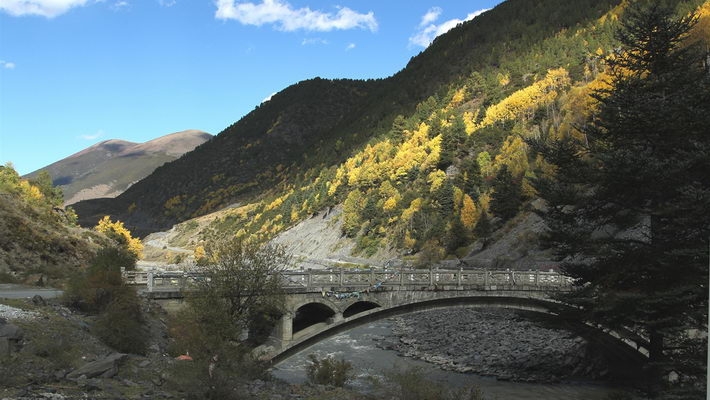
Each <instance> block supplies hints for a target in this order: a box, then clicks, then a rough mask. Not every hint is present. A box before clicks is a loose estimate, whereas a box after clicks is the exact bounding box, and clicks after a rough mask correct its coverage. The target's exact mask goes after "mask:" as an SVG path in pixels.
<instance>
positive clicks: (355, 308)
mask: <svg viewBox="0 0 710 400" xmlns="http://www.w3.org/2000/svg"><path fill="white" fill-rule="evenodd" d="M378 307H381V306H380V305H379V304H377V303H375V302H372V301H357V302H355V303H353V304H351V305H349V306H348V308H346V309H345V310H343V318H350V317H352V316H354V315H357V314H360V313H361V312H365V311H368V310H372V309H374V308H378Z"/></svg>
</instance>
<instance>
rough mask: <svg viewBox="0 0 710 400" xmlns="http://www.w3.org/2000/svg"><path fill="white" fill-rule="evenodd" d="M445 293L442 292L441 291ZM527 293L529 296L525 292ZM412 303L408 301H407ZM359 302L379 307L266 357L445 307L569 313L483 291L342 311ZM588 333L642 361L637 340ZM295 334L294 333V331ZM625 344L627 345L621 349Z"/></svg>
mask: <svg viewBox="0 0 710 400" xmlns="http://www.w3.org/2000/svg"><path fill="white" fill-rule="evenodd" d="M444 293H445V292H444ZM528 294H529V293H528ZM410 300H411V299H410ZM358 303H371V304H373V305H374V304H379V306H377V307H375V306H373V307H372V308H369V309H367V310H362V311H360V312H358V313H352V314H348V315H347V316H346V315H345V314H341V315H342V317H340V318H334V319H332V320H331V321H330V322H329V323H326V324H317V326H316V325H313V326H312V327H311V328H309V329H308V330H304V331H301V332H300V334H298V335H293V336H292V341H291V342H289V343H285V342H284V343H283V344H282V346H281V347H280V348H279V349H274V350H275V351H274V352H272V353H271V354H268V355H267V358H268V359H270V360H271V362H273V363H278V362H279V361H282V360H284V359H286V358H288V357H290V356H292V355H294V354H296V353H298V352H300V351H302V350H304V349H305V348H307V347H309V346H311V345H313V344H315V343H317V342H320V341H322V340H325V339H327V338H328V337H331V336H334V335H336V334H338V333H341V332H345V331H348V330H350V329H353V328H355V327H357V326H360V325H363V324H366V323H370V322H373V321H377V320H381V319H385V318H389V317H392V316H397V315H403V314H408V313H413V312H417V311H424V310H433V309H447V308H459V307H460V308H504V309H514V310H520V311H529V312H534V313H541V314H547V315H551V316H554V317H556V316H558V315H559V314H560V313H561V311H563V310H570V306H568V305H565V304H563V303H560V302H558V301H555V300H551V299H549V298H543V297H536V296H521V295H520V294H519V293H513V292H511V293H509V294H508V295H493V296H492V295H490V292H482V293H480V294H478V295H475V294H460V295H458V296H447V297H442V298H430V299H426V300H421V301H413V302H406V301H405V302H404V303H400V304H396V305H392V304H389V305H388V304H387V302H386V301H379V302H378V301H369V300H363V301H357V302H349V303H348V306H346V307H345V310H347V309H348V308H351V307H362V306H356V305H357V304H358ZM577 323H578V324H579V326H580V328H582V327H584V326H585V324H584V322H583V321H577ZM586 328H587V329H588V332H589V334H595V335H598V336H603V337H605V339H604V340H608V342H609V343H610V344H613V345H614V346H618V347H620V348H624V349H625V351H626V355H625V356H624V357H626V358H629V359H631V358H633V359H636V360H637V361H639V362H640V360H643V359H644V350H645V349H646V348H647V343H645V342H644V341H643V340H641V339H640V338H637V339H636V341H630V340H628V339H624V338H623V337H620V336H619V335H618V334H616V333H615V332H611V331H606V330H603V329H599V328H598V327H589V326H587V327H586ZM294 333H295V332H294ZM622 342H623V343H625V344H626V345H628V346H621V344H622Z"/></svg>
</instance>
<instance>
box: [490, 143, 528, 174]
mask: <svg viewBox="0 0 710 400" xmlns="http://www.w3.org/2000/svg"><path fill="white" fill-rule="evenodd" d="M527 149H528V146H527V144H525V142H524V141H523V139H522V138H521V137H520V136H508V137H507V138H506V139H505V142H503V147H502V148H501V150H500V153H499V154H498V155H497V156H496V158H495V160H494V161H493V173H496V172H498V170H499V169H500V167H501V166H502V165H503V164H505V165H507V166H508V170H509V171H510V173H511V174H512V175H513V176H514V177H517V178H519V177H521V176H522V175H523V174H525V171H527V170H528V169H529V167H530V166H529V165H528V154H527Z"/></svg>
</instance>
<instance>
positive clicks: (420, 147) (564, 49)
mask: <svg viewBox="0 0 710 400" xmlns="http://www.w3.org/2000/svg"><path fill="white" fill-rule="evenodd" d="M618 3H619V2H617V1H579V2H567V1H555V0H544V1H542V0H540V1H527V0H509V1H506V2H504V3H502V4H501V5H500V6H498V7H496V8H495V9H493V10H491V11H489V12H487V13H485V14H483V15H481V16H480V17H477V18H475V19H474V20H473V21H470V22H467V23H464V24H462V25H460V26H458V27H456V28H455V29H452V30H451V31H450V32H448V33H447V34H445V35H442V36H441V37H439V38H438V39H437V40H435V42H434V43H433V44H432V45H431V46H430V47H429V48H428V49H427V50H426V51H425V52H423V53H422V54H420V55H419V56H417V57H415V58H414V59H412V60H411V61H410V63H409V64H408V65H407V67H406V68H405V69H404V70H402V71H401V72H399V73H398V74H396V75H395V76H393V77H392V78H389V79H386V80H378V81H348V80H339V81H337V80H336V81H331V80H323V79H313V80H310V81H305V82H301V83H299V84H296V85H294V86H292V87H289V88H287V89H285V90H284V91H282V92H280V93H279V94H277V95H275V96H274V97H273V98H272V99H271V100H270V101H268V102H266V103H264V104H262V105H260V106H259V107H258V108H257V109H255V110H254V111H253V112H251V113H250V114H248V115H247V116H246V117H244V118H242V119H241V120H240V121H238V122H237V123H235V124H234V125H232V126H230V127H229V128H227V129H225V130H224V131H223V132H222V133H220V134H219V135H218V136H217V137H216V138H215V139H214V140H212V141H211V142H209V143H207V144H205V145H204V146H201V147H200V148H199V149H197V150H196V151H194V152H192V153H190V154H188V155H187V156H186V157H183V158H181V159H179V160H177V161H175V162H173V163H170V164H167V165H165V166H163V167H161V168H159V169H158V170H157V171H156V172H155V173H154V174H153V175H151V176H150V177H148V178H147V179H145V180H143V181H141V182H140V183H138V184H136V185H134V186H133V187H132V188H131V189H130V190H129V191H127V192H126V193H124V194H123V195H122V196H120V197H119V198H117V199H115V200H103V201H100V202H86V203H79V204H77V211H78V212H79V215H80V216H81V218H82V219H83V220H85V221H87V223H88V224H94V223H95V220H96V219H97V218H99V217H100V216H101V215H103V214H111V215H112V216H114V217H116V218H117V219H120V220H122V221H126V224H127V225H128V226H129V227H131V228H132V229H133V230H134V231H135V232H138V233H147V232H150V231H155V230H159V229H164V228H167V227H170V226H172V225H173V224H174V223H176V222H179V221H184V220H187V219H189V218H193V217H196V216H200V215H204V214H207V213H209V212H212V211H214V210H217V209H220V208H223V207H226V206H229V205H232V206H233V207H232V208H231V209H230V210H229V211H228V212H225V213H224V214H223V216H222V217H220V218H218V219H217V220H216V221H215V222H213V223H212V225H211V227H210V229H208V231H207V232H205V233H204V234H203V235H204V236H205V237H207V236H209V235H210V234H217V235H222V234H223V233H225V232H236V233H237V235H239V236H246V235H249V236H251V237H255V236H256V237H260V238H263V239H266V238H268V237H272V236H273V235H275V234H277V233H279V232H281V231H283V230H284V229H286V228H288V227H289V226H291V225H293V224H294V223H296V222H298V221H300V220H303V219H304V218H308V217H310V216H312V215H314V214H315V213H316V212H318V211H320V210H323V209H327V208H329V207H332V206H335V205H337V204H342V205H343V215H342V219H343V220H342V222H343V228H342V229H343V232H342V233H343V234H344V235H347V236H349V237H352V238H354V239H355V240H357V242H358V249H359V251H361V252H362V253H363V254H370V253H373V252H375V251H376V250H377V249H378V248H381V247H390V246H391V247H395V248H399V249H401V250H403V251H406V252H410V253H419V254H420V255H421V257H425V258H428V259H441V258H444V257H446V256H447V255H453V254H458V255H461V254H462V253H464V252H466V251H467V246H468V245H469V244H470V243H472V242H473V241H475V240H477V239H482V241H483V242H484V243H485V239H486V238H487V237H488V235H489V234H490V232H491V231H492V230H493V229H495V228H498V227H500V226H502V224H504V223H505V222H506V221H508V220H510V219H512V218H514V217H515V216H516V215H517V214H518V213H519V212H520V211H521V210H522V209H524V205H525V204H526V203H527V202H528V201H530V200H532V199H534V198H535V197H536V192H535V189H534V188H533V186H532V185H531V182H532V181H533V180H534V179H536V177H538V176H539V175H540V174H545V173H549V172H552V171H553V167H551V166H550V165H548V164H546V163H545V162H544V161H543V160H542V158H540V157H536V156H535V154H533V153H532V152H531V151H529V148H528V144H527V140H528V139H530V138H536V137H540V136H545V137H553V138H554V137H564V136H575V135H580V133H579V128H580V127H581V126H583V125H585V124H586V123H587V121H588V119H589V116H590V115H592V114H593V113H594V110H595V107H596V101H595V100H594V98H593V97H591V96H590V94H591V93H593V92H594V90H596V89H600V88H604V87H606V85H607V84H608V83H607V82H608V76H607V62H606V61H605V60H607V59H608V58H609V57H613V56H614V54H615V50H616V49H617V48H618V42H617V41H616V38H615V37H614V34H613V32H614V31H615V29H617V27H618V18H619V16H620V15H621V14H622V13H623V11H624V7H625V6H624V5H625V3H622V4H621V5H619V4H618ZM670 3H672V4H673V5H674V7H677V12H678V13H679V14H680V15H683V14H687V13H688V12H690V11H693V10H695V9H696V8H697V7H698V6H699V5H700V4H702V3H703V2H702V1H699V0H695V1H687V2H684V1H673V2H670ZM700 14H701V16H702V18H701V20H700V22H699V23H698V25H697V26H696V34H695V36H696V37H701V38H702V37H703V34H702V30H703V29H707V25H708V6H707V4H705V6H704V8H702V10H701V12H700ZM697 32H701V33H697ZM705 37H707V35H705ZM235 203H236V204H235Z"/></svg>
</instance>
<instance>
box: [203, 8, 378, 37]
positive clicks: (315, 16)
mask: <svg viewBox="0 0 710 400" xmlns="http://www.w3.org/2000/svg"><path fill="white" fill-rule="evenodd" d="M215 4H216V5H217V11H216V13H215V17H216V18H217V19H224V20H227V19H232V20H236V21H239V22H240V23H242V24H244V25H255V26H262V25H273V26H274V27H275V28H276V29H278V30H282V31H286V32H292V31H297V30H304V31H319V32H327V31H332V30H347V29H354V28H360V29H368V30H370V31H372V32H374V31H376V30H377V20H376V19H375V15H374V13H373V12H372V11H370V12H368V13H367V14H361V13H358V12H356V11H353V10H351V9H349V8H347V7H338V8H337V12H335V13H328V12H323V11H318V10H311V9H310V8H308V7H304V8H298V9H295V8H293V6H291V4H289V3H288V2H286V1H284V0H261V2H260V3H248V2H235V1H234V0H216V1H215Z"/></svg>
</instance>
